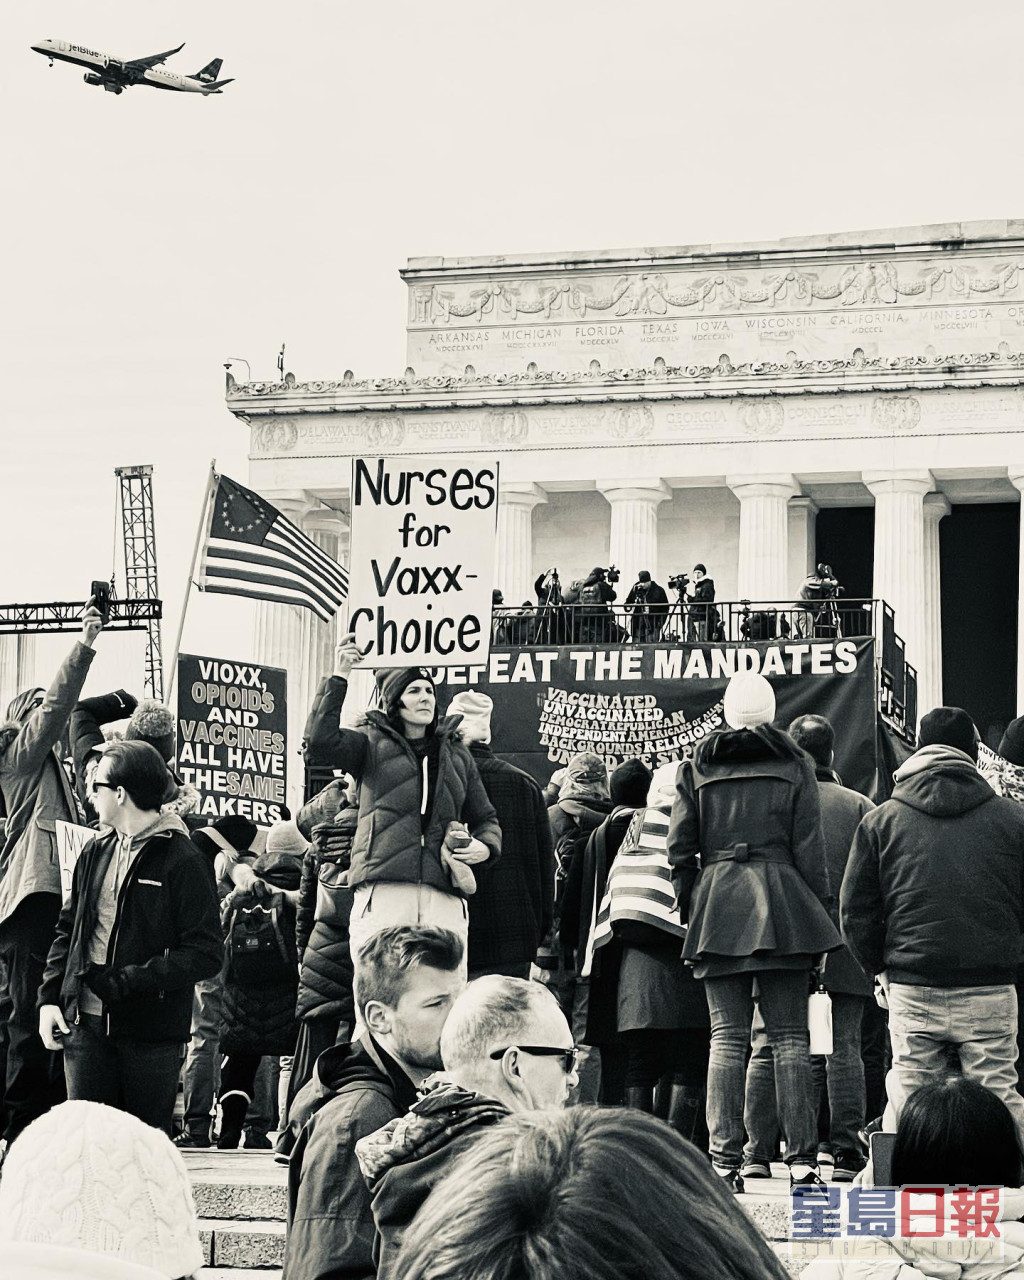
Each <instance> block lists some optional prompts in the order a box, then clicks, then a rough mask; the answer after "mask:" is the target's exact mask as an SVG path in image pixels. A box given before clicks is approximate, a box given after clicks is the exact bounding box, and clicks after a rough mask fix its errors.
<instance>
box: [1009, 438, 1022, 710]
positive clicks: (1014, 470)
mask: <svg viewBox="0 0 1024 1280" xmlns="http://www.w3.org/2000/svg"><path fill="white" fill-rule="evenodd" d="M1009 474H1010V483H1011V484H1012V485H1013V486H1014V488H1015V489H1017V490H1018V491H1019V492H1020V494H1021V495H1022V497H1021V501H1022V502H1024V462H1022V463H1018V464H1017V465H1016V466H1012V467H1010V469H1009ZM1020 515H1021V519H1020V534H1019V538H1020V563H1019V565H1018V570H1017V572H1018V580H1017V582H1018V585H1017V714H1018V715H1019V716H1020V715H1024V506H1022V507H1021V513H1020Z"/></svg>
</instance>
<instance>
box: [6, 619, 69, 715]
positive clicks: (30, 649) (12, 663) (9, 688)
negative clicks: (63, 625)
mask: <svg viewBox="0 0 1024 1280" xmlns="http://www.w3.org/2000/svg"><path fill="white" fill-rule="evenodd" d="M71 638H72V637H69V640H68V648H70V647H71ZM48 678H51V679H52V676H50V677H48ZM36 683H37V680H36V637H35V636H34V635H25V634H23V633H20V632H5V633H4V634H3V635H0V716H2V715H3V714H4V713H5V712H6V709H7V705H8V703H9V702H11V701H12V699H14V698H16V697H17V695H18V694H19V693H21V692H22V691H23V690H25V689H30V688H32V687H33V685H35V684H36Z"/></svg>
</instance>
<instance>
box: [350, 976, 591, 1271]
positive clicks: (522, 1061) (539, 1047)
mask: <svg viewBox="0 0 1024 1280" xmlns="http://www.w3.org/2000/svg"><path fill="white" fill-rule="evenodd" d="M577 1057H578V1051H577V1049H576V1046H575V1045H574V1044H573V1042H572V1032H571V1031H570V1030H569V1024H568V1022H567V1021H566V1020H565V1016H564V1014H563V1013H562V1011H561V1009H560V1008H559V1006H558V1002H557V1001H556V1000H555V998H554V996H552V995H551V993H550V992H549V991H548V989H547V988H546V987H544V986H542V985H541V984H540V983H537V982H528V981H526V980H525V979H523V978H508V977H501V976H498V975H490V976H488V977H485V978H479V979H477V981H476V982H471V983H470V984H469V986H468V987H467V988H466V989H465V991H464V992H463V993H462V994H461V995H460V996H459V998H458V999H457V1000H456V1001H455V1003H454V1004H453V1005H452V1010H451V1013H450V1014H449V1015H448V1020H447V1022H446V1023H445V1026H444V1030H443V1031H442V1033H441V1060H442V1061H443V1063H444V1072H443V1074H441V1075H439V1076H436V1077H434V1078H433V1088H431V1089H430V1090H429V1091H428V1092H427V1093H425V1094H424V1095H423V1096H422V1097H421V1098H420V1100H419V1101H418V1102H416V1104H415V1105H414V1106H413V1107H412V1109H411V1110H410V1111H409V1113H408V1115H406V1116H404V1117H403V1118H402V1119H400V1120H396V1121H393V1122H392V1123H391V1124H389V1125H386V1126H385V1127H384V1128H383V1129H381V1130H379V1131H378V1132H377V1133H375V1134H371V1135H370V1137H368V1138H364V1139H362V1140H361V1141H360V1142H358V1143H357V1144H356V1156H357V1157H358V1159H359V1164H360V1168H361V1169H362V1171H363V1176H364V1178H365V1179H366V1182H367V1185H368V1186H369V1188H370V1191H371V1193H372V1195H373V1218H374V1223H375V1225H376V1228H377V1244H376V1247H375V1250H374V1256H375V1258H376V1260H377V1280H398V1277H399V1276H400V1274H401V1273H400V1272H399V1271H398V1269H397V1268H396V1259H397V1257H398V1252H399V1249H400V1248H401V1244H402V1237H403V1234H404V1232H405V1229H406V1228H407V1227H408V1226H409V1224H410V1223H411V1222H412V1220H413V1218H414V1217H415V1216H416V1213H417V1211H418V1210H419V1208H420V1206H421V1205H422V1204H423V1202H424V1201H425V1200H426V1198H427V1196H428V1195H429V1194H430V1192H431V1190H432V1189H433V1187H434V1186H435V1185H436V1184H437V1183H438V1182H439V1181H440V1180H441V1178H443V1177H444V1176H445V1175H446V1174H447V1173H448V1172H449V1171H450V1170H451V1169H452V1168H453V1166H454V1165H455V1164H456V1163H457V1162H458V1161H459V1160H460V1158H461V1157H462V1155H463V1153H464V1152H465V1151H466V1150H467V1149H468V1148H469V1147H471V1146H472V1145H473V1144H474V1143H475V1142H476V1141H477V1139H478V1138H479V1137H480V1136H481V1135H483V1134H485V1133H487V1132H488V1131H489V1130H490V1129H491V1128H493V1126H495V1125H497V1124H501V1123H502V1122H503V1121H504V1120H505V1119H507V1118H508V1116H510V1115H515V1114H519V1113H520V1112H525V1111H536V1110H549V1111H551V1110H554V1111H558V1110H560V1109H561V1108H562V1107H564V1106H565V1103H566V1101H567V1099H568V1097H569V1091H570V1089H571V1088H572V1087H573V1085H574V1084H575V1083H576V1063H577ZM428 1083H431V1082H428Z"/></svg>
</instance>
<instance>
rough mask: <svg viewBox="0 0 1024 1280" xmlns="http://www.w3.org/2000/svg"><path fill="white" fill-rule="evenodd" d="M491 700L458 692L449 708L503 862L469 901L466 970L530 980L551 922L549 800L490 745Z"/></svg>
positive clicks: (552, 877)
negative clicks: (488, 808) (496, 831)
mask: <svg viewBox="0 0 1024 1280" xmlns="http://www.w3.org/2000/svg"><path fill="white" fill-rule="evenodd" d="M493 707H494V704H493V702H492V701H491V699H490V698H489V697H488V696H487V694H486V693H476V692H474V691H473V690H467V691H466V692H465V693H459V694H457V695H456V696H455V697H454V698H453V699H452V701H451V704H450V706H449V708H448V710H449V711H450V712H451V713H452V714H453V715H460V716H462V724H461V726H460V728H461V730H462V740H463V742H464V743H465V744H466V746H468V747H469V754H470V755H471V756H472V757H473V760H474V762H475V764H476V767H477V771H478V773H479V774H480V781H481V782H482V783H483V784H484V790H485V791H486V792H487V798H488V800H490V802H491V804H493V805H494V809H495V812H496V813H497V815H498V823H499V825H500V827H501V861H500V862H499V863H498V865H497V866H496V867H495V868H494V870H493V871H491V870H488V871H487V872H485V873H484V874H483V875H482V876H480V878H479V882H478V884H477V891H476V893H475V894H473V896H472V897H471V898H470V899H469V976H470V978H471V979H472V978H479V977H482V976H483V975H484V974H486V973H502V974H507V975H508V976H509V977H514V978H528V977H529V976H530V965H531V963H532V961H533V958H534V956H535V955H536V954H537V946H538V944H539V943H540V940H541V938H543V937H544V935H545V934H546V933H547V932H548V930H549V929H550V928H551V922H552V913H553V909H554V902H553V898H552V893H551V886H552V885H553V884H554V881H555V870H554V868H555V863H554V854H553V852H552V844H551V826H550V824H549V823H548V813H547V806H546V805H545V804H544V797H543V795H542V794H541V789H540V787H539V786H538V785H537V783H536V782H535V781H534V780H533V778H531V777H530V775H529V774H528V773H524V772H523V770H522V769H517V768H516V767H515V765H512V764H509V763H508V762H507V761H505V760H499V759H498V757H497V756H496V755H495V754H494V752H493V751H492V750H491V748H490V746H489V745H488V744H489V743H490V741H491V712H492V710H493Z"/></svg>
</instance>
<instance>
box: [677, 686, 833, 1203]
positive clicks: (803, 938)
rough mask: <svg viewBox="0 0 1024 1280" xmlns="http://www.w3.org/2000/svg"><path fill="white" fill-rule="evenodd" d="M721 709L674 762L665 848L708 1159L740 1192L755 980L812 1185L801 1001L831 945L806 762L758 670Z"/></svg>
mask: <svg viewBox="0 0 1024 1280" xmlns="http://www.w3.org/2000/svg"><path fill="white" fill-rule="evenodd" d="M723 713H724V716H725V721H726V723H727V724H728V725H730V726H731V729H729V730H721V731H719V732H717V733H713V734H711V735H710V737H707V738H705V739H704V741H703V742H702V743H701V744H700V746H699V747H698V748H697V752H696V754H695V756H694V758H693V760H688V761H684V763H683V764H682V765H681V766H680V769H679V775H678V778H677V781H676V798H675V803H674V805H673V807H672V817H671V823H670V827H669V833H668V842H667V852H668V859H669V863H670V865H671V867H672V883H673V886H674V888H675V891H676V896H677V899H678V903H679V909H680V915H681V917H682V919H683V920H686V921H688V922H689V927H688V929H687V932H686V943H685V945H684V947H683V958H684V959H685V960H688V961H689V962H690V963H691V964H692V965H693V966H694V974H695V976H696V977H698V978H700V979H701V980H702V981H703V983H704V994H705V996H706V997H707V1002H708V1011H709V1013H710V1015H711V1058H710V1065H709V1068H708V1128H709V1130H710V1133H711V1143H710V1148H711V1158H712V1163H713V1164H714V1166H715V1169H716V1171H717V1172H718V1173H719V1174H721V1175H722V1176H723V1177H724V1178H726V1179H728V1182H729V1184H730V1186H731V1187H732V1189H733V1190H734V1191H737V1192H740V1191H742V1190H743V1181H742V1179H741V1178H740V1174H739V1169H740V1165H741V1163H742V1156H743V1138H744V1129H743V1103H744V1085H745V1065H746V1058H747V1052H748V1049H749V1046H750V1025H751V1021H752V1018H753V1014H754V1002H755V983H756V1001H757V1006H758V1008H759V1009H760V1011H761V1014H762V1016H763V1018H764V1023H765V1030H766V1034H767V1037H768V1041H769V1043H770V1044H771V1046H772V1051H773V1053H772V1056H773V1058H774V1062H775V1089H776V1093H777V1095H778V1100H779V1121H780V1125H781V1128H782V1130H783V1134H784V1136H785V1139H786V1163H787V1164H788V1165H789V1172H790V1179H791V1181H792V1182H793V1183H805V1184H807V1185H822V1184H821V1181H820V1179H819V1178H818V1173H817V1127H816V1123H815V1113H814V1108H813V1105H812V1102H811V1075H810V1070H811V1068H810V1047H809V1041H808V1034H807V994H808V988H809V980H810V971H811V968H812V966H813V964H814V963H815V959H816V957H818V956H820V955H821V954H822V953H823V952H827V951H832V950H834V949H835V948H836V947H838V946H840V945H841V939H840V937H839V933H838V932H837V930H836V927H835V925H834V924H833V923H832V921H831V919H830V918H829V913H828V910H827V906H828V905H829V904H830V902H831V892H830V887H829V882H828V868H827V864H826V862H825V851H824V842H823V837H822V831H821V803H820V801H819V798H818V784H817V782H816V780H815V777H814V767H813V764H812V762H811V758H810V756H808V755H806V754H805V753H804V752H803V751H801V750H800V748H799V747H798V746H797V745H796V743H795V742H794V741H793V740H792V738H790V737H789V736H788V735H787V734H785V733H783V732H782V731H781V730H778V729H775V728H773V727H772V720H773V719H774V718H775V695H774V693H773V692H772V687H771V685H770V684H769V683H768V681H767V680H765V679H764V677H763V676H759V675H752V674H749V673H744V674H742V675H737V676H734V677H733V678H732V680H730V682H729V685H728V687H727V689H726V692H725V699H724V704H723ZM698 856H699V862H698Z"/></svg>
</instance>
